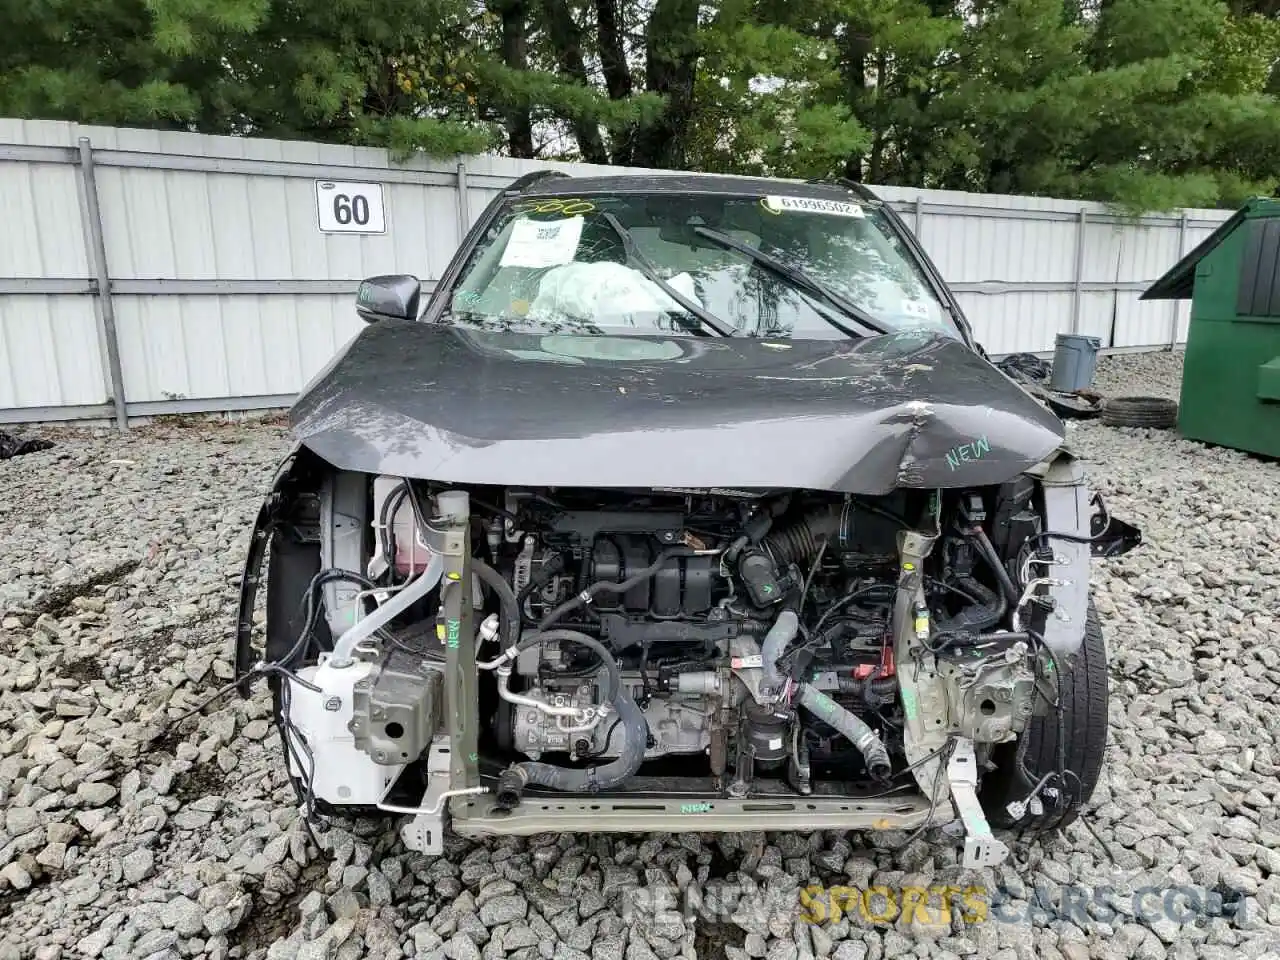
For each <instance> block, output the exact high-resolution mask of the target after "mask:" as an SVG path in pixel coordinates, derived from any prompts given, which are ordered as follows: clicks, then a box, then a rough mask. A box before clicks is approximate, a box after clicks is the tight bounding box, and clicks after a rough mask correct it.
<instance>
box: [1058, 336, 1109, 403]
mask: <svg viewBox="0 0 1280 960" xmlns="http://www.w3.org/2000/svg"><path fill="white" fill-rule="evenodd" d="M1101 348H1102V341H1101V340H1099V339H1098V338H1097V337H1082V336H1080V335H1079V334H1076V333H1060V334H1058V339H1057V343H1056V346H1055V348H1054V351H1053V375H1052V376H1051V377H1050V378H1049V386H1050V387H1052V388H1053V389H1054V390H1060V391H1062V392H1063V393H1071V392H1072V391H1075V390H1084V389H1086V388H1088V387H1091V386H1093V375H1094V373H1095V372H1096V371H1097V369H1098V351H1099V350H1100V349H1101Z"/></svg>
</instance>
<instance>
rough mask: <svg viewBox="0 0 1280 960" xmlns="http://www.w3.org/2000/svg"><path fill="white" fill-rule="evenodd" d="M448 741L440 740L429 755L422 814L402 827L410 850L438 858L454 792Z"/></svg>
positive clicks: (437, 739) (435, 741)
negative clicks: (450, 780) (446, 811)
mask: <svg viewBox="0 0 1280 960" xmlns="http://www.w3.org/2000/svg"><path fill="white" fill-rule="evenodd" d="M449 761H450V753H449V738H448V737H437V738H436V739H435V740H434V741H432V744H431V749H430V751H429V752H428V753H427V790H426V792H425V793H424V794H423V795H422V804H421V812H419V813H417V814H415V815H414V818H413V819H412V820H410V821H409V822H408V823H406V824H405V825H404V826H403V827H401V828H400V839H402V840H403V841H404V845H405V846H406V847H408V848H409V849H410V850H416V851H417V852H418V853H425V854H426V855H427V856H429V857H438V856H440V855H441V854H442V853H444V816H445V809H446V808H447V807H448V805H449V802H448V801H449V797H450V796H452V795H453V791H451V790H450V789H449Z"/></svg>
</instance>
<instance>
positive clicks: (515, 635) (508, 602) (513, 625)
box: [471, 557, 520, 650]
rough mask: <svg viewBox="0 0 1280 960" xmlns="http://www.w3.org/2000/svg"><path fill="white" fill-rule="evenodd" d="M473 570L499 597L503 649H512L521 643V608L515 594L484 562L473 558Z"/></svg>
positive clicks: (501, 577)
mask: <svg viewBox="0 0 1280 960" xmlns="http://www.w3.org/2000/svg"><path fill="white" fill-rule="evenodd" d="M471 569H472V570H474V571H475V574H476V576H478V577H479V578H480V579H481V580H482V581H483V582H484V583H487V584H488V585H489V586H490V587H491V588H492V589H493V592H494V593H496V594H497V595H498V604H499V606H500V607H501V609H502V618H501V627H500V628H499V631H500V633H499V635H500V636H501V637H502V649H503V650H507V649H510V647H511V645H512V644H515V643H519V642H520V606H519V604H518V603H516V595H515V592H514V591H513V590H512V589H511V585H510V584H509V583H507V581H506V580H505V579H504V578H503V576H502V574H500V573H499V572H498V571H497V570H495V569H493V567H491V566H489V565H488V564H487V563H485V562H484V561H483V560H477V559H476V558H475V557H472V558H471Z"/></svg>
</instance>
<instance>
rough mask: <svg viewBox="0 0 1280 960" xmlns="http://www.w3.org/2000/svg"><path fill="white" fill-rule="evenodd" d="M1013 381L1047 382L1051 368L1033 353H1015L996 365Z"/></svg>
mask: <svg viewBox="0 0 1280 960" xmlns="http://www.w3.org/2000/svg"><path fill="white" fill-rule="evenodd" d="M996 366H997V367H999V368H1000V369H1001V370H1002V371H1004V373H1005V374H1006V375H1008V376H1010V377H1013V378H1014V379H1015V380H1033V381H1034V380H1047V379H1048V378H1049V374H1050V373H1051V372H1052V370H1053V367H1052V366H1051V365H1050V364H1049V363H1048V361H1045V360H1041V359H1040V358H1039V357H1037V356H1036V355H1035V354H1034V353H1015V354H1012V355H1010V356H1007V357H1005V358H1004V359H1003V360H1001V361H1000V362H999V363H997V364H996Z"/></svg>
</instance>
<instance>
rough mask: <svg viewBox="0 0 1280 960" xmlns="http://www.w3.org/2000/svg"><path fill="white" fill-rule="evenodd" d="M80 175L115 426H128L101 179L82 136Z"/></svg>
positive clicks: (86, 142)
mask: <svg viewBox="0 0 1280 960" xmlns="http://www.w3.org/2000/svg"><path fill="white" fill-rule="evenodd" d="M79 142H80V176H81V177H83V178H84V199H85V205H86V211H87V213H88V221H89V237H88V240H89V259H90V260H91V261H93V272H94V277H95V279H96V286H97V290H96V294H97V298H98V303H99V305H100V307H101V309H102V329H103V333H104V335H105V337H106V341H107V372H108V376H110V378H111V398H112V401H111V402H112V405H113V406H114V407H115V414H116V426H117V427H119V428H120V429H121V430H122V431H124V430H128V429H129V410H128V408H127V407H126V406H125V395H124V372H123V369H122V368H121V366H120V342H119V340H118V339H117V338H116V310H115V304H114V303H113V302H112V300H111V273H110V271H109V270H108V269H107V245H106V241H105V240H104V239H103V236H102V210H101V208H100V207H99V206H98V179H97V177H96V176H95V174H94V170H93V146H92V145H91V144H90V143H89V138H88V137H81V138H80V141H79Z"/></svg>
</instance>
